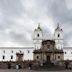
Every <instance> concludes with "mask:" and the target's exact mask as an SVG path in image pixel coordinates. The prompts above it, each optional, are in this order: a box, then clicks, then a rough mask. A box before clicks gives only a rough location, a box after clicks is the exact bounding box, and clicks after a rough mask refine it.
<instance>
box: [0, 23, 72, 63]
mask: <svg viewBox="0 0 72 72" xmlns="http://www.w3.org/2000/svg"><path fill="white" fill-rule="evenodd" d="M33 44H34V46H33V47H0V61H24V60H33V59H36V60H41V62H42V61H48V62H52V61H53V60H56V61H57V60H63V59H64V60H66V59H70V60H71V59H72V47H65V46H64V38H63V30H62V29H61V28H60V26H59V24H58V25H57V27H56V29H55V31H54V35H53V38H52V39H48V40H47V39H45V38H44V35H43V30H42V28H41V27H40V24H39V25H38V27H37V28H36V29H35V30H34V34H33ZM42 52H43V53H42Z"/></svg>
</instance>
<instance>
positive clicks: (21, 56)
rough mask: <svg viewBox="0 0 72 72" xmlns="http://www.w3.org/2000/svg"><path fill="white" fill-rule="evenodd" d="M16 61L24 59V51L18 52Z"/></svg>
mask: <svg viewBox="0 0 72 72" xmlns="http://www.w3.org/2000/svg"><path fill="white" fill-rule="evenodd" d="M16 61H23V53H16Z"/></svg>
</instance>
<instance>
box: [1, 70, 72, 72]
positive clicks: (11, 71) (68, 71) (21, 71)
mask: <svg viewBox="0 0 72 72" xmlns="http://www.w3.org/2000/svg"><path fill="white" fill-rule="evenodd" d="M0 72H72V70H62V71H34V70H28V69H21V70H16V69H0Z"/></svg>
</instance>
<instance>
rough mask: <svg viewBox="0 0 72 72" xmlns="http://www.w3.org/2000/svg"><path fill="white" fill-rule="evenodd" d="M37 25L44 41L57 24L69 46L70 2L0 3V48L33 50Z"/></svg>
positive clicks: (71, 40)
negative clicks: (17, 47) (34, 32)
mask: <svg viewBox="0 0 72 72" xmlns="http://www.w3.org/2000/svg"><path fill="white" fill-rule="evenodd" d="M39 22H40V25H41V28H42V29H43V31H44V33H45V35H46V36H47V37H48V36H49V35H52V34H53V32H54V29H55V28H56V26H57V23H58V22H59V23H60V26H61V28H63V31H64V45H66V46H72V0H0V46H32V42H33V41H32V33H33V30H34V29H35V28H36V27H37V25H38V23H39Z"/></svg>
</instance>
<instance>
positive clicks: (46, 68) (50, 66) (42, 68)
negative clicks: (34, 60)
mask: <svg viewBox="0 0 72 72" xmlns="http://www.w3.org/2000/svg"><path fill="white" fill-rule="evenodd" d="M64 69H65V68H64V67H63V66H59V65H54V64H52V63H50V64H47V63H45V64H44V65H43V66H36V67H34V70H40V71H59V70H64Z"/></svg>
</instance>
